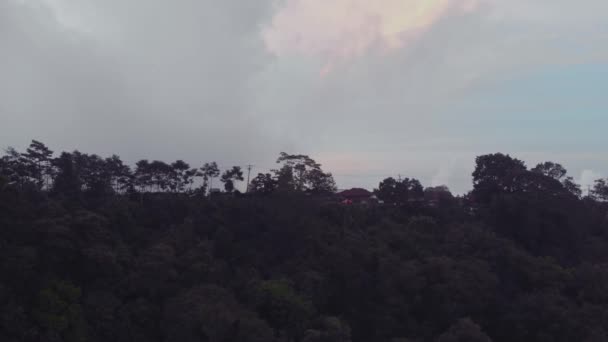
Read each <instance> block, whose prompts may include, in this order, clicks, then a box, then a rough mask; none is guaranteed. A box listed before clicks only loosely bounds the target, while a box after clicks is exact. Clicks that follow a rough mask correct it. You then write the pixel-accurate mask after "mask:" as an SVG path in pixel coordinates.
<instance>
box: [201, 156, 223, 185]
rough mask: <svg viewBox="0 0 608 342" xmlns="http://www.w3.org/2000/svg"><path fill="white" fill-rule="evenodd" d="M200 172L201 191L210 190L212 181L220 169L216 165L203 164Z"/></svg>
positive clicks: (213, 163)
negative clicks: (201, 179)
mask: <svg viewBox="0 0 608 342" xmlns="http://www.w3.org/2000/svg"><path fill="white" fill-rule="evenodd" d="M200 170H201V175H202V176H203V189H211V188H212V186H213V179H214V178H216V177H218V176H219V175H220V169H219V167H218V166H217V163H216V162H211V163H205V165H203V167H201V168H200Z"/></svg>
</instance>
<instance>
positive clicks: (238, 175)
mask: <svg viewBox="0 0 608 342" xmlns="http://www.w3.org/2000/svg"><path fill="white" fill-rule="evenodd" d="M244 179H245V178H243V170H241V167H240V166H233V167H232V169H230V170H226V171H225V172H224V173H223V174H222V183H224V189H225V190H226V192H234V190H235V184H234V183H235V182H236V181H241V182H242V181H243V180H244Z"/></svg>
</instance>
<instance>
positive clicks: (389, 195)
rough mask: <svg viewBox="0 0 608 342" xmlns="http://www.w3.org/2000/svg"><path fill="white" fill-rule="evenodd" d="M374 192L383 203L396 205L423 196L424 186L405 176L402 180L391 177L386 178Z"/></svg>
mask: <svg viewBox="0 0 608 342" xmlns="http://www.w3.org/2000/svg"><path fill="white" fill-rule="evenodd" d="M374 192H375V193H376V196H378V199H380V200H382V201H384V202H385V203H391V204H398V205H402V204H405V203H407V202H409V201H413V200H420V199H422V198H424V188H423V187H422V184H420V181H418V180H417V179H414V178H411V179H410V178H405V179H403V180H402V181H398V180H396V179H394V178H392V177H389V178H386V179H385V180H383V181H382V182H380V184H379V185H378V189H376V190H375V191H374Z"/></svg>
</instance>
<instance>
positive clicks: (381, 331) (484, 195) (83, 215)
mask: <svg viewBox="0 0 608 342" xmlns="http://www.w3.org/2000/svg"><path fill="white" fill-rule="evenodd" d="M278 162H279V163H278V167H277V170H275V171H273V172H271V173H269V174H261V175H258V176H257V177H255V179H254V180H252V182H251V184H250V185H249V192H250V194H249V195H248V196H235V195H223V196H207V195H208V194H207V192H208V190H207V189H208V188H209V187H210V186H209V184H206V183H205V181H206V180H205V176H204V174H205V170H206V169H214V170H216V169H217V167H213V163H208V164H207V166H209V167H208V168H207V167H205V165H204V166H203V167H202V169H201V168H197V169H196V170H195V169H193V168H191V167H189V166H187V164H186V163H183V164H182V163H181V162H176V163H171V164H165V163H161V162H139V163H137V165H136V166H135V167H134V168H133V169H131V168H129V167H128V166H125V165H124V163H122V162H120V158H118V157H110V158H107V159H105V158H101V157H97V156H94V155H86V154H82V153H79V152H71V153H61V154H59V156H57V157H54V156H53V153H52V152H50V151H49V150H48V148H46V147H44V145H43V144H40V143H37V142H33V143H32V146H30V148H29V149H28V150H26V151H25V152H22V153H21V152H17V151H15V150H9V151H8V152H7V154H6V155H5V156H4V157H3V158H2V161H1V162H0V247H1V248H0V275H1V276H0V340H1V341H9V342H17V341H20V342H21V341H25V342H30V341H31V342H34V341H36V342H39V341H45V342H46V341H49V342H55V341H66V342H76V341H79V342H84V341H91V342H105V341H117V342H123V341H124V342H127V341H142V342H143V341H146V342H150V341H158V342H161V341H162V342H195V341H196V342H198V341H208V342H230V341H233V342H237V341H238V342H248V341H252V342H266V341H270V342H369V341H377V342H384V341H387V342H426V341H429V342H455V341H467V342H512V341H530V342H548V341H552V342H553V341H556V342H571V341H582V342H599V341H608V328H607V327H608V195H607V194H608V192H607V191H606V180H599V181H598V182H596V185H595V187H594V188H593V189H592V192H591V193H590V194H589V195H588V196H582V192H581V191H580V187H578V186H577V185H576V184H575V183H574V181H573V180H572V178H569V177H568V175H567V172H566V170H565V168H564V167H562V166H561V165H559V164H557V163H552V162H546V163H542V164H539V165H537V166H535V167H533V168H528V167H526V165H525V164H524V163H523V162H522V161H520V160H518V159H516V158H513V157H511V156H508V155H504V154H491V155H485V156H480V157H478V158H477V160H476V168H475V171H474V173H473V189H472V191H471V192H470V193H468V194H466V195H464V196H453V195H452V194H451V193H450V192H449V190H448V189H447V188H446V187H427V188H425V187H424V186H423V185H422V184H421V183H420V182H419V181H418V180H416V179H412V178H405V179H394V178H387V179H385V180H382V181H381V182H380V183H379V185H378V188H377V189H376V190H375V195H376V196H377V197H378V199H379V200H380V201H381V203H384V204H383V205H360V206H359V205H340V204H339V203H337V202H332V201H328V200H327V199H328V198H331V196H328V194H331V193H332V192H334V191H335V183H334V182H333V179H332V178H331V174H329V173H326V172H324V171H323V170H322V169H321V165H319V164H318V163H316V162H315V161H314V160H313V159H311V158H309V157H307V156H302V155H288V154H281V156H280V157H279V160H278ZM184 164H186V165H184ZM152 165H154V166H152ZM161 165H163V166H161ZM119 170H121V171H119ZM138 170H139V173H138ZM144 170H146V171H144ZM180 170H181V171H180ZM234 170H235V169H234V168H230V169H228V170H224V172H220V171H219V170H217V171H214V172H213V173H212V174H213V175H208V176H207V181H208V182H209V183H211V181H212V180H213V179H214V178H218V177H220V178H221V174H222V173H223V174H228V176H227V177H226V178H225V179H230V180H233V181H238V177H236V176H234V174H235V173H236V174H237V175H238V172H236V171H234ZM186 173H188V174H189V175H190V176H186ZM197 173H202V174H203V175H202V176H196V174H197ZM143 175H145V177H144V178H145V181H144V180H139V179H140V178H141V177H143ZM197 177H200V178H197ZM191 179H194V180H193V181H192V182H190V180H191ZM186 180H187V181H186ZM224 184H228V182H224ZM232 185H234V183H233V184H232ZM225 191H226V192H227V193H230V192H236V191H235V190H234V187H232V188H231V186H230V185H227V187H225ZM142 199H143V200H142Z"/></svg>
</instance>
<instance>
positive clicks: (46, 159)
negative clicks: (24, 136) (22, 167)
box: [21, 140, 53, 189]
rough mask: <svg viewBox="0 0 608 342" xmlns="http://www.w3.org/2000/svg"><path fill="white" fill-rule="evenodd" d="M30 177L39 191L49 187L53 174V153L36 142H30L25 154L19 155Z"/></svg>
mask: <svg viewBox="0 0 608 342" xmlns="http://www.w3.org/2000/svg"><path fill="white" fill-rule="evenodd" d="M21 156H22V158H23V160H24V162H25V164H26V167H27V169H28V173H29V174H30V177H32V178H34V179H35V181H36V183H37V185H38V187H39V188H40V189H42V188H46V187H48V186H49V182H50V178H51V176H52V174H53V172H52V171H53V169H52V165H51V159H52V157H53V151H51V150H50V149H49V148H48V147H46V145H44V144H43V143H41V142H40V141H37V140H32V142H31V143H30V146H29V147H28V148H27V150H26V152H25V153H22V154H21Z"/></svg>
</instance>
